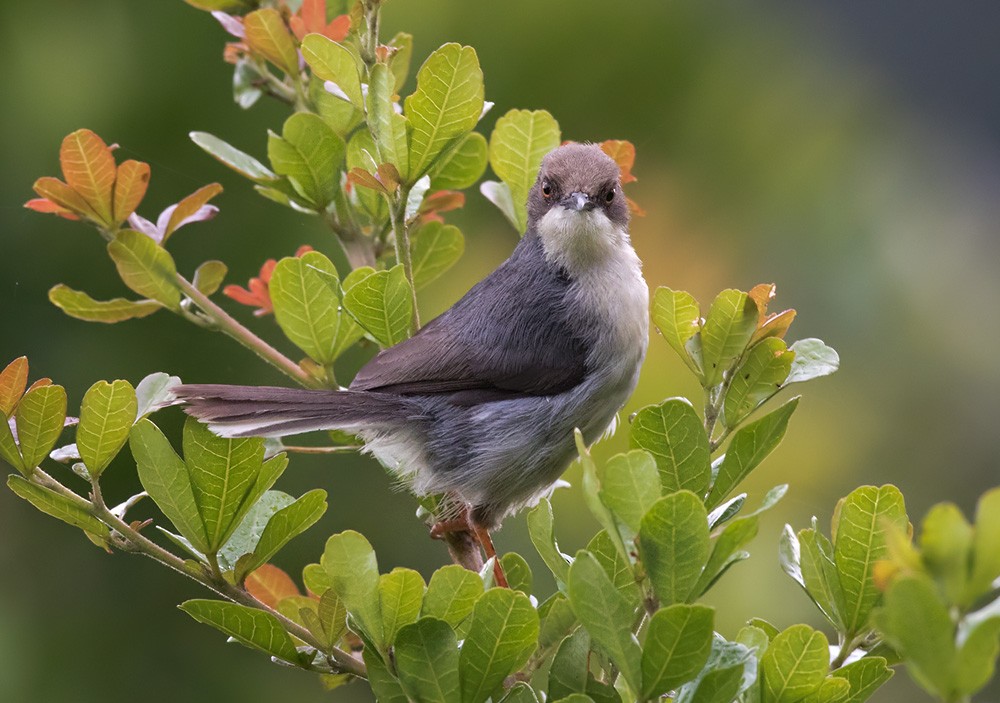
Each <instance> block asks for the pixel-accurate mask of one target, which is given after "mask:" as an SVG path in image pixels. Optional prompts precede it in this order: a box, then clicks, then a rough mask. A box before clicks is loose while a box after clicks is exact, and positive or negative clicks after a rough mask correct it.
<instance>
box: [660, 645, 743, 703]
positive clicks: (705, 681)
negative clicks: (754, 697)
mask: <svg viewBox="0 0 1000 703" xmlns="http://www.w3.org/2000/svg"><path fill="white" fill-rule="evenodd" d="M756 679H757V659H756V658H755V657H754V655H753V652H752V651H751V650H750V649H748V648H746V647H744V646H743V645H742V644H738V643H736V642H726V641H725V640H724V639H722V638H721V637H719V636H718V635H716V636H715V637H714V639H713V640H712V651H711V653H710V654H709V655H708V661H707V662H705V666H704V667H703V668H702V670H701V671H700V672H699V673H698V675H697V676H696V677H695V678H694V679H693V680H692V681H689V682H688V683H686V684H684V685H683V686H681V687H680V689H678V691H677V695H676V696H675V697H674V703H730V702H731V701H732V700H733V699H734V698H736V697H737V696H738V695H739V694H740V693H741V692H743V691H745V690H747V689H748V688H750V686H751V685H752V684H753V683H755V682H756Z"/></svg>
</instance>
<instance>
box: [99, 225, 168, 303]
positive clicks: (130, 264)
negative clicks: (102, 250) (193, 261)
mask: <svg viewBox="0 0 1000 703" xmlns="http://www.w3.org/2000/svg"><path fill="white" fill-rule="evenodd" d="M108 254H110V255H111V259H112V260H113V261H114V262H115V267H116V268H117V269H118V275H119V276H121V278H122V281H123V282H124V283H125V285H126V286H128V287H129V288H131V289H132V290H134V291H135V292H136V293H138V294H139V295H143V296H145V297H147V298H152V299H153V300H156V301H159V302H160V303H162V304H163V305H164V306H165V307H168V308H170V309H171V310H179V309H180V304H181V292H180V289H179V288H178V287H177V280H176V279H177V267H176V266H175V265H174V260H173V257H171V256H170V254H168V253H167V250H166V249H164V248H163V247H161V246H159V245H158V244H157V243H156V242H154V241H153V240H152V239H150V238H149V237H147V236H146V235H145V234H142V233H141V232H136V231H135V230H131V229H127V230H124V231H122V232H119V233H118V234H117V235H115V239H114V241H112V242H111V243H109V244H108Z"/></svg>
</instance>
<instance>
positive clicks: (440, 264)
mask: <svg viewBox="0 0 1000 703" xmlns="http://www.w3.org/2000/svg"><path fill="white" fill-rule="evenodd" d="M410 247H411V251H410V258H411V261H412V265H413V284H414V285H415V286H416V287H417V290H420V289H421V288H423V287H424V286H426V285H427V284H428V283H430V282H431V281H433V280H434V279H436V278H438V277H439V276H441V274H443V273H444V272H445V271H447V270H448V269H450V268H451V267H452V266H454V265H455V263H456V262H458V260H459V259H460V258H462V253H463V252H464V251H465V238H464V237H463V236H462V232H461V230H459V229H458V227H456V226H455V225H446V224H444V223H442V222H428V223H427V224H425V225H422V226H421V227H420V228H419V229H418V230H417V231H416V232H415V233H414V234H413V238H412V240H411V243H410Z"/></svg>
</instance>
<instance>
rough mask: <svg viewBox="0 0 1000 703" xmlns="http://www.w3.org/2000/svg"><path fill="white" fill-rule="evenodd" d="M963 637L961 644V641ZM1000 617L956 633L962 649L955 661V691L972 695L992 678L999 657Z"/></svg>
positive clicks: (990, 618) (980, 622)
mask: <svg viewBox="0 0 1000 703" xmlns="http://www.w3.org/2000/svg"><path fill="white" fill-rule="evenodd" d="M963 636H964V641H962V640H963ZM998 636H1000V616H997V615H994V616H992V617H989V618H986V619H983V620H981V621H979V622H977V623H976V624H975V625H973V626H972V627H968V628H963V629H962V630H961V631H960V632H959V641H960V642H961V646H960V647H959V649H958V656H957V657H956V658H955V674H954V679H953V680H954V683H953V688H954V690H955V691H956V692H957V693H959V694H961V695H972V694H973V693H975V692H976V691H978V690H979V689H981V688H982V687H983V686H985V685H986V684H988V683H989V682H990V680H991V679H992V678H993V672H994V670H995V669H996V660H997V654H998V653H1000V641H998V639H997V638H998Z"/></svg>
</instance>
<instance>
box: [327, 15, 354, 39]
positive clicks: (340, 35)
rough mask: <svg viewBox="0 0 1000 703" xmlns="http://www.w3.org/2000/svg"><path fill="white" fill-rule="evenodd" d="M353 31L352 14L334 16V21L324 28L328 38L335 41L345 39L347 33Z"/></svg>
mask: <svg viewBox="0 0 1000 703" xmlns="http://www.w3.org/2000/svg"><path fill="white" fill-rule="evenodd" d="M350 32H351V16H350V15H340V16H339V17H334V18H333V22H331V23H330V24H328V25H326V29H324V30H323V34H325V35H326V36H327V37H328V38H330V39H332V40H333V41H344V39H346V38H347V35H348V34H350Z"/></svg>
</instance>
